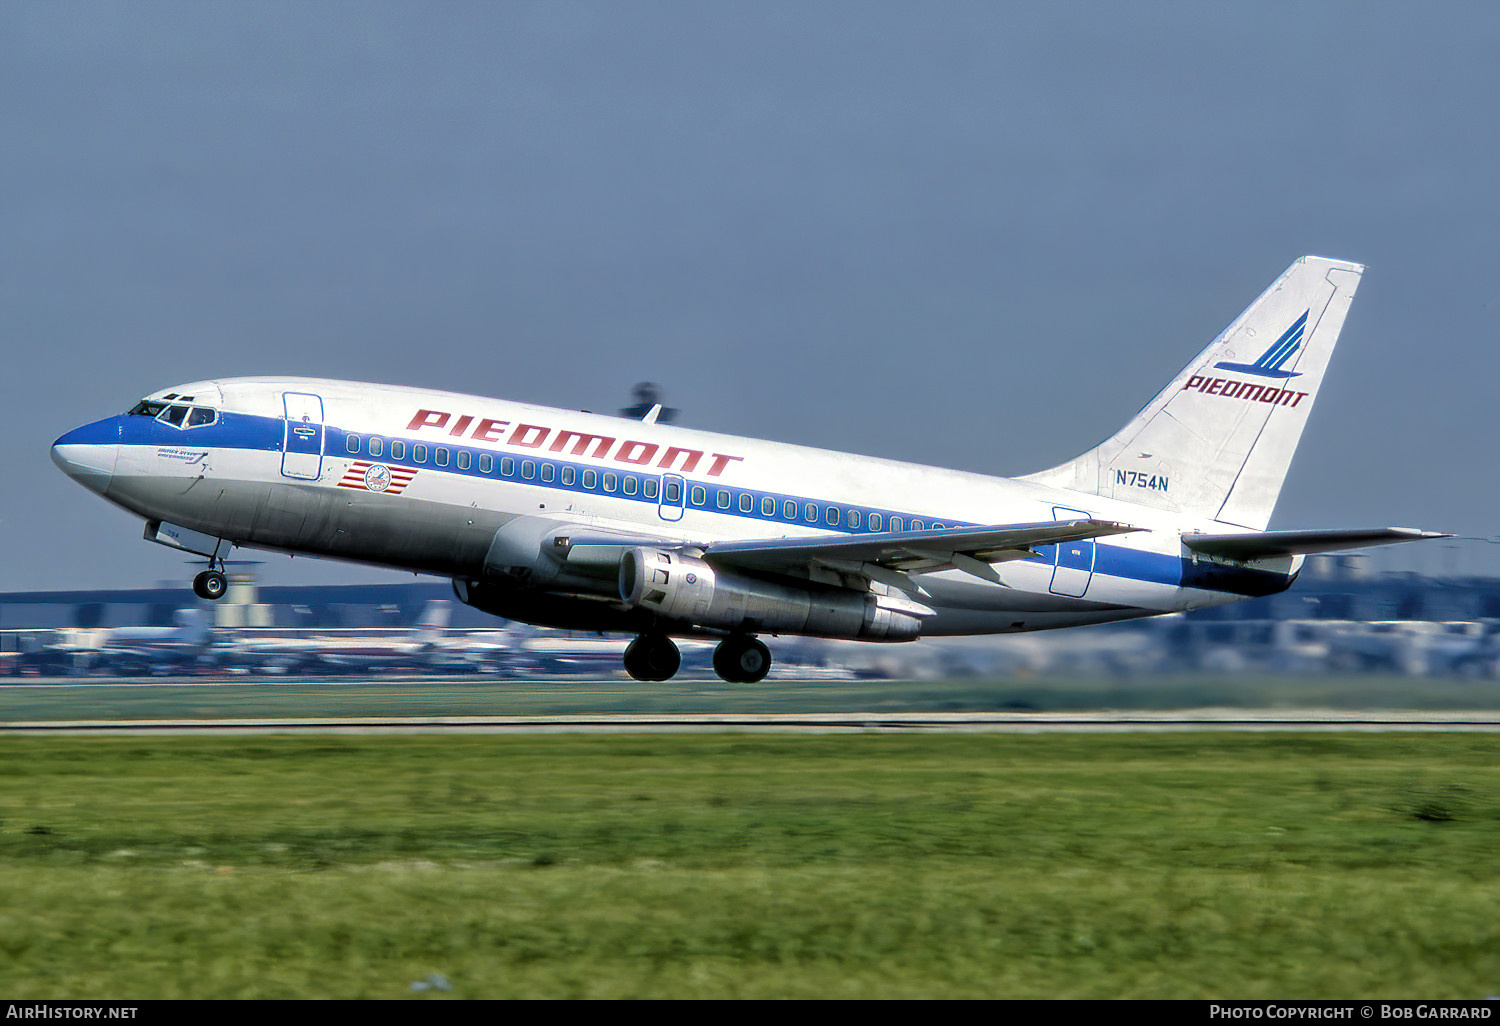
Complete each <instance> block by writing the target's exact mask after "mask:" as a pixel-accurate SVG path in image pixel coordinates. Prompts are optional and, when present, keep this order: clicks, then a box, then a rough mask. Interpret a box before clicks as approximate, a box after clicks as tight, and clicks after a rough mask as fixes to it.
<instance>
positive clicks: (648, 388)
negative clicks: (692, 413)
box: [620, 381, 677, 424]
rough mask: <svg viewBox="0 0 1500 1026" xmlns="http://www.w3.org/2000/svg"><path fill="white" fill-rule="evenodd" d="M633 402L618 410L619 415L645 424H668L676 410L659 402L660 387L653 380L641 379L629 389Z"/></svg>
mask: <svg viewBox="0 0 1500 1026" xmlns="http://www.w3.org/2000/svg"><path fill="white" fill-rule="evenodd" d="M630 391H631V394H632V395H633V396H635V404H634V405H633V406H627V407H625V408H624V409H623V410H621V411H620V416H622V417H629V418H630V419H631V420H639V421H643V422H645V423H647V424H670V423H672V421H673V420H675V419H676V418H677V411H676V410H674V409H672V408H671V407H670V406H663V405H662V403H661V388H660V387H659V386H658V385H657V384H656V382H654V381H642V382H641V383H639V384H638V385H636V386H635V387H634V388H632V389H631V390H630Z"/></svg>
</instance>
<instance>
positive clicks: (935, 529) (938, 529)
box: [932, 523, 943, 531]
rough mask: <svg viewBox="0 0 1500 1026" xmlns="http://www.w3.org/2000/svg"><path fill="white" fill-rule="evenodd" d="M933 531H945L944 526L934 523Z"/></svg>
mask: <svg viewBox="0 0 1500 1026" xmlns="http://www.w3.org/2000/svg"><path fill="white" fill-rule="evenodd" d="M932 529H933V530H934V531H941V530H942V529H943V525H942V524H938V523H934V524H933V525H932Z"/></svg>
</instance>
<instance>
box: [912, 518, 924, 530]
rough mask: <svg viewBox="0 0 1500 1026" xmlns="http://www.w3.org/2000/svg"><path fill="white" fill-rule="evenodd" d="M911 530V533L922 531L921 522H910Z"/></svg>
mask: <svg viewBox="0 0 1500 1026" xmlns="http://www.w3.org/2000/svg"><path fill="white" fill-rule="evenodd" d="M911 529H912V530H913V531H920V530H922V521H920V520H913V521H912V522H911Z"/></svg>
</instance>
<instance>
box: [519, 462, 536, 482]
mask: <svg viewBox="0 0 1500 1026" xmlns="http://www.w3.org/2000/svg"><path fill="white" fill-rule="evenodd" d="M521 476H522V477H524V478H525V479H526V480H528V481H530V480H531V479H532V478H534V477H536V464H535V463H533V462H531V461H530V460H522V461H521Z"/></svg>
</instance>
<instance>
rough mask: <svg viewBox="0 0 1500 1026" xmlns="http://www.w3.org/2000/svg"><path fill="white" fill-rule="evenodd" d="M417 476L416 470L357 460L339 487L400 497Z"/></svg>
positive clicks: (350, 466) (351, 465)
mask: <svg viewBox="0 0 1500 1026" xmlns="http://www.w3.org/2000/svg"><path fill="white" fill-rule="evenodd" d="M416 476H417V472H416V471H415V470H407V469H406V468H405V467H388V466H386V465H385V464H384V463H370V462H367V461H365V460H355V461H354V462H353V463H351V464H350V465H349V470H348V472H347V473H345V474H344V477H343V480H341V481H339V487H340V488H359V489H361V490H363V491H367V492H390V493H391V494H392V495H400V494H401V493H402V492H403V491H404V490H405V489H406V486H407V485H409V484H411V480H412V478H414V477H416Z"/></svg>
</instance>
